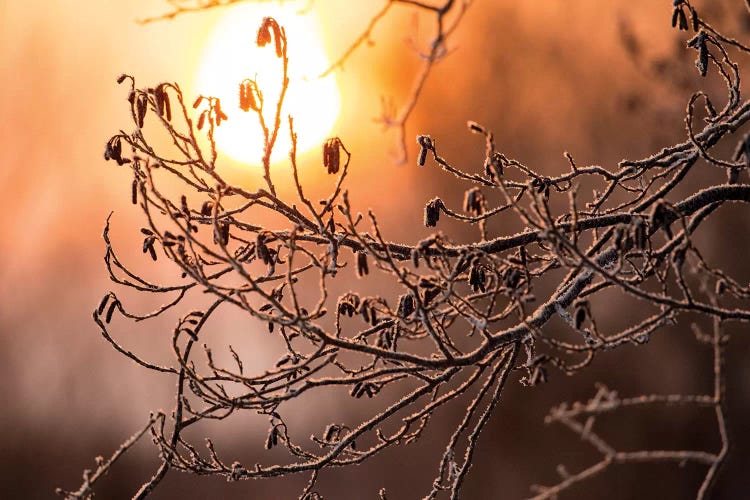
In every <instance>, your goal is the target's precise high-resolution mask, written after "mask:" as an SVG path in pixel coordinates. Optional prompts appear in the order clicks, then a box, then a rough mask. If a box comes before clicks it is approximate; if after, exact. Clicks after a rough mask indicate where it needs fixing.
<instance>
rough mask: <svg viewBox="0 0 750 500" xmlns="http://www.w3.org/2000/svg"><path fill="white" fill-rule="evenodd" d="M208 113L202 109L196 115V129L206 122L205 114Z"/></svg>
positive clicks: (199, 128)
mask: <svg viewBox="0 0 750 500" xmlns="http://www.w3.org/2000/svg"><path fill="white" fill-rule="evenodd" d="M207 114H208V111H206V110H204V111H203V112H202V113H201V115H200V116H199V117H198V125H197V127H198V130H201V129H202V128H203V125H204V124H205V123H206V115H207Z"/></svg>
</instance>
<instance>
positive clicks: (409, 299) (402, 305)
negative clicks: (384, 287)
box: [396, 293, 414, 318]
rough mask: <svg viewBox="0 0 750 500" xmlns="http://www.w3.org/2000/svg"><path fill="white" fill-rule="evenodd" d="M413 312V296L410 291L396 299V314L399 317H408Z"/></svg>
mask: <svg viewBox="0 0 750 500" xmlns="http://www.w3.org/2000/svg"><path fill="white" fill-rule="evenodd" d="M413 312H414V296H413V295H412V294H411V293H407V294H405V295H402V296H400V297H399V299H398V311H397V313H396V314H397V315H398V317H399V318H408V317H409V316H411V315H412V313H413Z"/></svg>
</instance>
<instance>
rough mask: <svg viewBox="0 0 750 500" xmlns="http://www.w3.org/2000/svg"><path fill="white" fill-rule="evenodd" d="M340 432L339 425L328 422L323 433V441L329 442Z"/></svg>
mask: <svg viewBox="0 0 750 500" xmlns="http://www.w3.org/2000/svg"><path fill="white" fill-rule="evenodd" d="M340 432H341V426H339V425H336V424H330V425H328V426H327V427H326V430H325V433H324V434H323V441H326V442H330V441H331V440H333V439H334V438H337V437H338V436H339V433H340Z"/></svg>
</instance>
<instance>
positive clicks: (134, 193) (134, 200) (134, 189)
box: [130, 179, 138, 205]
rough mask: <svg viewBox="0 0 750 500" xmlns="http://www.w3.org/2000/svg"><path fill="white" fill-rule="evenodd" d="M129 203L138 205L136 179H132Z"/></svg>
mask: <svg viewBox="0 0 750 500" xmlns="http://www.w3.org/2000/svg"><path fill="white" fill-rule="evenodd" d="M130 201H131V202H132V203H133V205H137V204H138V179H133V184H132V185H131V187H130Z"/></svg>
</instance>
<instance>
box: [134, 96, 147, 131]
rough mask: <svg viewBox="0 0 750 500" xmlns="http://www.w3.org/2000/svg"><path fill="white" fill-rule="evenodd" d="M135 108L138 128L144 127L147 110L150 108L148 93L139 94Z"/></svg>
mask: <svg viewBox="0 0 750 500" xmlns="http://www.w3.org/2000/svg"><path fill="white" fill-rule="evenodd" d="M135 108H136V114H135V119H136V121H135V123H136V124H137V125H138V128H143V121H144V120H145V118H146V110H147V109H148V96H147V95H146V94H143V93H141V94H138V97H137V98H136V102H135Z"/></svg>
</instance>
